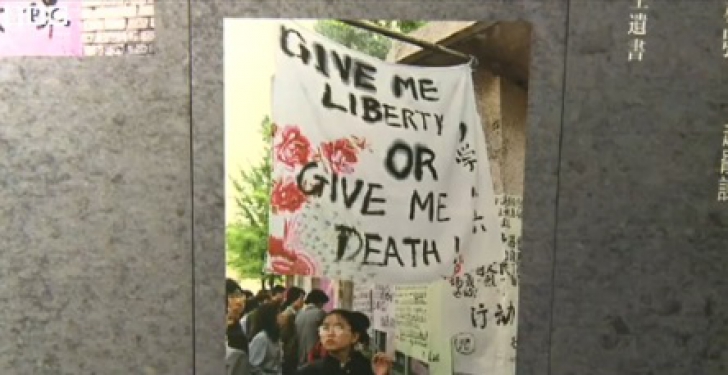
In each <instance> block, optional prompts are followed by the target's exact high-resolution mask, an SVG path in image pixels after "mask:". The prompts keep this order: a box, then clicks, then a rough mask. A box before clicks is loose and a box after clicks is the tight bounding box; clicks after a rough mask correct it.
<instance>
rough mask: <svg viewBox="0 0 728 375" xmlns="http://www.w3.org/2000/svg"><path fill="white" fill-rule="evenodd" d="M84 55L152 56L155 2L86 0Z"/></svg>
mask: <svg viewBox="0 0 728 375" xmlns="http://www.w3.org/2000/svg"><path fill="white" fill-rule="evenodd" d="M81 19H82V21H83V45H84V47H83V48H84V55H85V56H118V55H147V54H151V53H153V46H152V45H153V41H154V0H126V1H116V0H83V12H82V15H81Z"/></svg>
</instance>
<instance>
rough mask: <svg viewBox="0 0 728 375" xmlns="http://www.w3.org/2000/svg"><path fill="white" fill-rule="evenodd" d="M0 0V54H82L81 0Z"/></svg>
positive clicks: (0, 55)
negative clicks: (44, 0)
mask: <svg viewBox="0 0 728 375" xmlns="http://www.w3.org/2000/svg"><path fill="white" fill-rule="evenodd" d="M49 3H54V4H53V5H45V2H43V1H19V0H0V57H2V56H82V55H83V42H82V39H81V1H78V0H75V1H72V0H56V1H51V2H49Z"/></svg>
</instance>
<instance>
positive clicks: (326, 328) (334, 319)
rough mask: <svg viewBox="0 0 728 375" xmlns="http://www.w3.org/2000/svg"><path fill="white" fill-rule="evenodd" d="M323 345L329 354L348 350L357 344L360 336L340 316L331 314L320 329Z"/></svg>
mask: <svg viewBox="0 0 728 375" xmlns="http://www.w3.org/2000/svg"><path fill="white" fill-rule="evenodd" d="M319 336H320V337H321V345H323V347H324V349H326V351H328V352H335V351H339V350H342V349H347V348H350V347H351V346H353V345H354V344H356V343H357V341H358V340H359V334H357V333H353V332H351V326H350V325H349V323H348V322H347V321H346V320H344V318H342V317H341V316H340V315H338V314H331V315H329V316H327V317H326V319H324V322H323V323H322V324H321V327H319Z"/></svg>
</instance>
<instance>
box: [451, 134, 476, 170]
mask: <svg viewBox="0 0 728 375" xmlns="http://www.w3.org/2000/svg"><path fill="white" fill-rule="evenodd" d="M459 129H460V146H459V147H458V149H457V150H456V151H455V162H456V163H457V164H459V165H462V166H464V167H466V168H468V170H469V171H470V172H472V171H474V170H475V164H476V163H477V162H478V160H477V154H476V153H475V150H473V149H472V148H471V146H470V143H469V142H466V141H465V140H466V136H467V134H468V126H467V125H466V124H465V123H464V122H461V123H460V126H459Z"/></svg>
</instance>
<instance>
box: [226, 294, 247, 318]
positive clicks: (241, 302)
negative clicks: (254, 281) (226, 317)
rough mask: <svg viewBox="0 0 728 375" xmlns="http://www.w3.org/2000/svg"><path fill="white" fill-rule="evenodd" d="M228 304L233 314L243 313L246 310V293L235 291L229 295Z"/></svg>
mask: <svg viewBox="0 0 728 375" xmlns="http://www.w3.org/2000/svg"><path fill="white" fill-rule="evenodd" d="M228 306H229V310H230V311H229V312H230V314H231V315H242V314H243V310H245V294H243V293H233V294H231V295H229V296H228Z"/></svg>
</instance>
